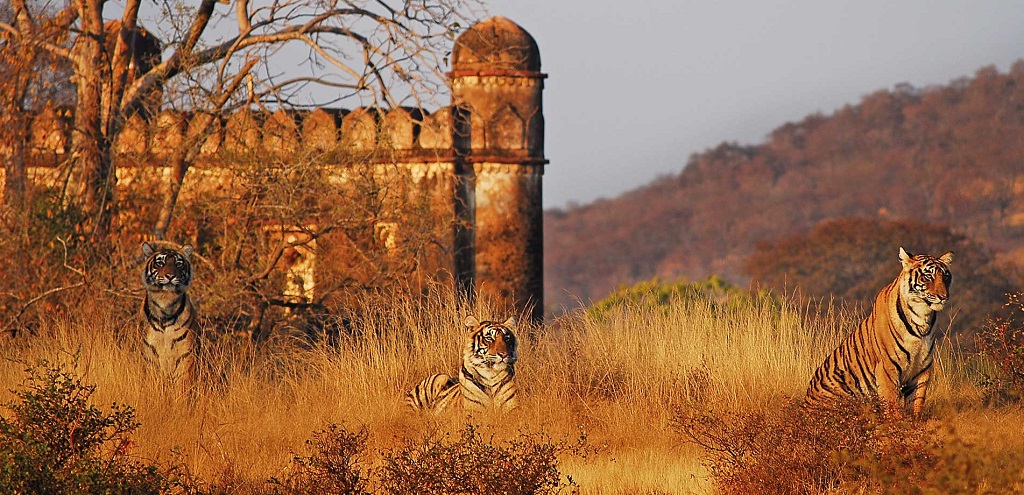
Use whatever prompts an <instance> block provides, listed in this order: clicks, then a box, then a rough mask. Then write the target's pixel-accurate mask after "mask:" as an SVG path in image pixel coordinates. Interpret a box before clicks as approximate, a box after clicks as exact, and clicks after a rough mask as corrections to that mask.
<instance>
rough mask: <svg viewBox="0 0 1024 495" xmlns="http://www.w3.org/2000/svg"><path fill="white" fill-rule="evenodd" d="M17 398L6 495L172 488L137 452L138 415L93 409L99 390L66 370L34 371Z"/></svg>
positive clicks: (1, 462)
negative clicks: (134, 437) (133, 451)
mask: <svg viewBox="0 0 1024 495" xmlns="http://www.w3.org/2000/svg"><path fill="white" fill-rule="evenodd" d="M28 373H29V377H28V379H27V380H26V381H25V383H24V388H23V389H21V390H17V391H14V395H15V396H16V397H17V398H18V400H16V401H13V402H10V403H7V404H6V408H7V411H8V413H7V414H4V415H0V493H11V494H51V493H52V494H58V493H60V494H89V493H105V494H122V493H123V494H140V495H142V494H154V495H155V494H159V493H164V492H166V491H167V490H169V489H170V486H171V483H170V481H169V479H168V477H167V476H165V474H164V473H163V472H162V471H161V470H160V469H159V468H158V467H157V466H155V465H151V464H147V463H144V462H140V461H139V460H137V459H135V458H133V457H132V456H131V455H130V453H129V450H130V445H131V435H132V433H133V432H134V431H135V430H136V429H137V428H138V427H139V423H138V422H137V421H136V420H135V410H134V409H132V408H131V407H128V406H124V405H118V404H114V405H113V406H111V408H110V409H111V410H110V412H109V413H105V412H103V411H101V410H100V409H98V408H97V407H95V406H94V405H92V404H91V397H92V394H93V391H94V390H95V387H93V386H89V385H84V384H82V382H81V380H79V379H78V378H77V377H75V376H74V375H72V374H71V373H69V372H67V371H65V370H64V369H63V368H61V367H60V366H56V365H50V364H48V363H43V364H42V365H40V366H39V367H33V368H30V369H29V370H28Z"/></svg>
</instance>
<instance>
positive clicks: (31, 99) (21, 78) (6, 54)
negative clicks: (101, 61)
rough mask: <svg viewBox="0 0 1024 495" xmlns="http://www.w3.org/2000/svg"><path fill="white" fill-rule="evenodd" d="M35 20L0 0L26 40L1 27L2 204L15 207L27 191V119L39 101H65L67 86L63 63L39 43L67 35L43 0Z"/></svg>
mask: <svg viewBox="0 0 1024 495" xmlns="http://www.w3.org/2000/svg"><path fill="white" fill-rule="evenodd" d="M39 11H40V15H39V16H38V17H39V19H38V20H37V22H35V23H32V20H31V19H30V18H28V17H26V16H25V15H23V14H22V15H19V14H17V13H16V12H15V10H14V8H13V6H12V5H10V4H7V3H5V4H3V5H0V22H6V23H13V24H16V25H18V26H20V27H23V28H24V30H25V32H26V33H27V34H26V35H25V36H26V37H28V38H29V39H31V41H32V42H31V43H16V42H15V36H14V34H13V33H11V32H9V31H0V94H2V95H4V98H3V99H2V100H0V142H2V143H4V144H6V148H7V149H6V150H4V153H3V155H4V157H5V162H4V164H3V165H4V172H5V181H4V203H5V204H6V205H7V206H10V207H15V208H19V207H22V206H24V205H23V203H24V201H25V192H26V170H25V151H26V150H25V144H26V138H27V135H28V127H29V118H30V113H31V112H32V111H35V110H38V109H39V108H40V106H42V105H45V104H52V105H56V106H61V105H67V104H69V103H70V101H71V99H70V97H69V94H68V93H69V89H73V88H71V87H70V84H68V83H67V82H66V81H67V77H66V76H67V70H66V69H67V66H66V65H61V64H59V63H58V61H57V59H56V58H54V57H52V56H49V54H48V53H47V52H46V51H45V50H41V49H39V48H38V47H37V46H38V45H39V44H40V43H46V42H49V43H61V42H62V41H66V37H63V36H62V35H63V34H64V33H60V32H59V30H57V29H54V21H55V19H54V14H55V11H54V10H53V9H48V8H47V6H46V5H45V4H44V5H42V7H40V9H39Z"/></svg>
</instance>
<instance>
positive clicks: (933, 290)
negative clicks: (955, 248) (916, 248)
mask: <svg viewBox="0 0 1024 495" xmlns="http://www.w3.org/2000/svg"><path fill="white" fill-rule="evenodd" d="M900 262H901V263H903V273H904V275H906V288H907V290H908V293H909V295H910V297H912V298H914V299H916V300H919V301H921V302H923V303H925V304H927V305H928V307H929V309H931V310H932V311H941V310H942V308H944V307H945V306H946V301H947V300H948V299H949V286H950V285H951V284H952V283H953V274H952V273H950V271H949V265H950V264H951V263H952V262H953V252H952V251H949V252H947V253H946V254H943V255H942V256H939V257H938V258H936V257H934V256H929V255H927V254H918V255H911V254H910V253H908V252H906V251H905V250H904V249H903V248H900Z"/></svg>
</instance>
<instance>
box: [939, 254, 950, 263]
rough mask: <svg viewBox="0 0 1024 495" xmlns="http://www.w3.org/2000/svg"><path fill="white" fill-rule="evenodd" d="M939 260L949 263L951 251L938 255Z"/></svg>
mask: <svg viewBox="0 0 1024 495" xmlns="http://www.w3.org/2000/svg"><path fill="white" fill-rule="evenodd" d="M939 261H941V262H943V263H945V264H947V265H949V264H952V263H953V251H946V254H944V255H942V256H939Z"/></svg>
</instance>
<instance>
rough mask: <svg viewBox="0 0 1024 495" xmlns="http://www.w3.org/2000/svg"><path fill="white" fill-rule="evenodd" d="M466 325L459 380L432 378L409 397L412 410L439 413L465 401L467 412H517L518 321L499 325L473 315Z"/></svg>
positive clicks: (439, 375)
mask: <svg viewBox="0 0 1024 495" xmlns="http://www.w3.org/2000/svg"><path fill="white" fill-rule="evenodd" d="M465 324H466V327H467V328H468V329H469V333H468V338H467V341H466V346H465V348H464V349H463V351H462V370H461V372H460V373H459V377H458V378H455V377H453V376H449V375H445V374H434V375H430V376H428V377H427V378H425V379H424V380H423V381H421V382H420V383H419V384H417V385H416V387H415V388H413V389H412V390H411V391H410V392H409V394H408V395H407V396H406V403H407V404H409V407H412V408H413V409H415V410H419V411H431V412H435V413H438V412H441V411H444V410H446V409H447V408H448V407H450V406H451V405H452V403H453V402H458V401H459V399H460V398H461V399H462V400H461V402H462V407H463V409H464V410H466V411H484V410H488V409H490V410H494V411H502V412H507V411H511V410H512V409H515V407H516V383H515V381H514V378H515V375H516V371H515V364H516V361H517V360H518V359H519V355H518V354H517V351H518V348H519V343H518V341H517V340H516V335H515V333H513V328H514V327H515V324H516V321H515V318H509V319H507V320H505V321H504V322H503V323H497V322H494V321H486V320H485V321H480V320H477V318H476V317H475V316H472V315H470V316H467V317H466V321H465Z"/></svg>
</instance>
